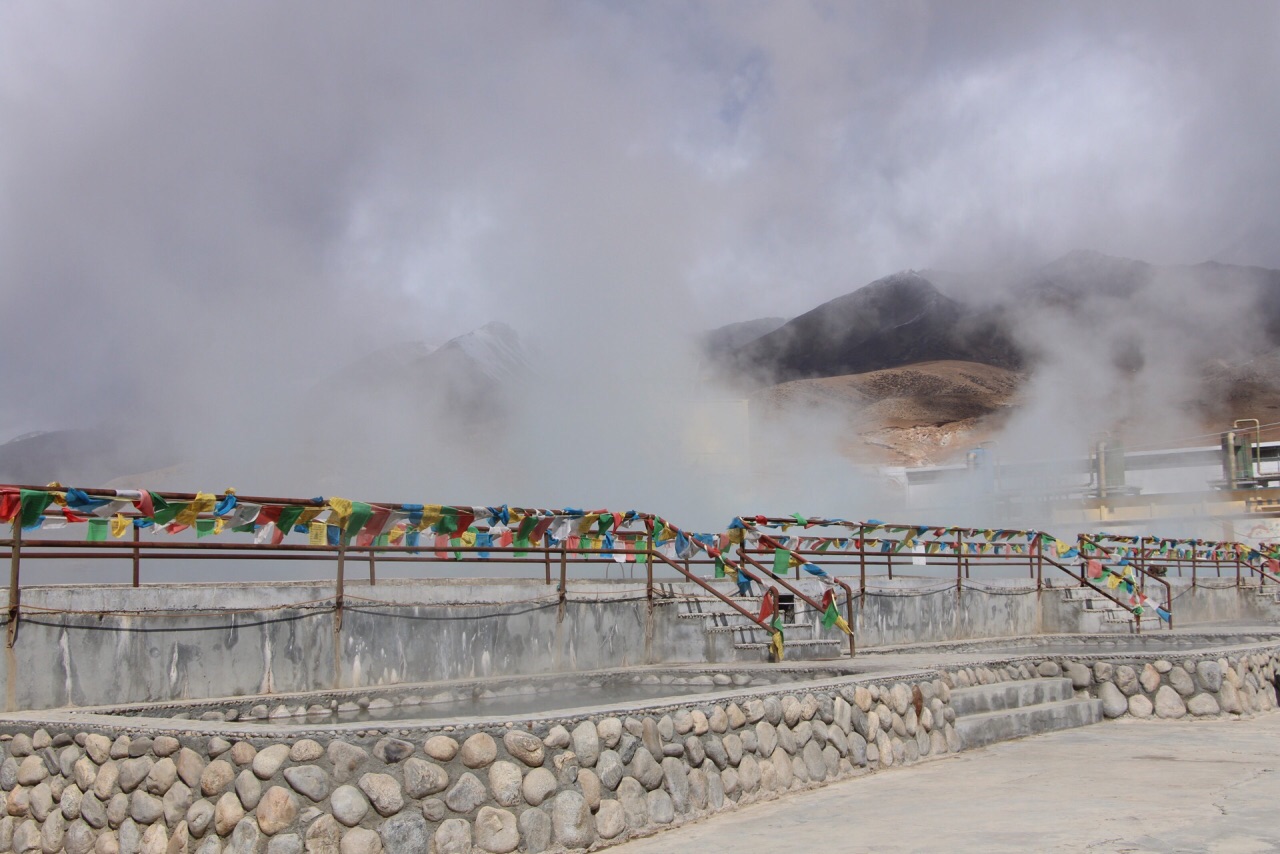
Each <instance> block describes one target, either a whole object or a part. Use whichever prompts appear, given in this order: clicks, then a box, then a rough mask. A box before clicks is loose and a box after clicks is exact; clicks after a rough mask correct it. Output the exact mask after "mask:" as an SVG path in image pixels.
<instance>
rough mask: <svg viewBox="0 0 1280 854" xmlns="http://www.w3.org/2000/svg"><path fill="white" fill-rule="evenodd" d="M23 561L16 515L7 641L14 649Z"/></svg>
mask: <svg viewBox="0 0 1280 854" xmlns="http://www.w3.org/2000/svg"><path fill="white" fill-rule="evenodd" d="M21 561H22V521H21V516H20V515H18V516H14V519H13V546H12V548H11V549H10V551H9V625H8V627H7V628H8V639H7V641H6V643H7V644H8V647H9V649H13V645H14V642H15V641H16V640H17V639H18V610H19V608H20V606H21V605H22V587H21V585H20V584H19V572H20V571H21ZM14 678H15V674H13V673H10V674H9V679H10V681H11V682H12V680H13V679H14Z"/></svg>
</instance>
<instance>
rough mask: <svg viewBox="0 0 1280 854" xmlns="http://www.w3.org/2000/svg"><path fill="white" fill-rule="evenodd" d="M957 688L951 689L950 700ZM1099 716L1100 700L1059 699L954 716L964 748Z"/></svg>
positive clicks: (1087, 721)
mask: <svg viewBox="0 0 1280 854" xmlns="http://www.w3.org/2000/svg"><path fill="white" fill-rule="evenodd" d="M955 694H956V692H955V691H953V692H952V693H951V697H952V701H953V702H954V700H955ZM1100 720H1102V701H1101V700H1086V699H1080V700H1062V701H1059V702H1056V703H1041V704H1039V705H1034V706H1025V707H1022V708H1016V709H1003V710H1001V711H993V712H984V713H982V714H974V715H965V716H963V717H961V716H959V715H957V716H956V733H957V734H958V735H959V736H960V741H961V742H962V743H963V744H964V747H965V749H966V750H968V749H970V748H974V747H982V746H984V745H988V744H994V743H995V742H997V741H1008V740H1009V739H1012V738H1025V737H1026V736H1029V735H1041V734H1043V733H1046V732H1056V731H1057V730H1062V729H1074V728H1075V727H1081V726H1088V725H1089V724H1096V723H1098V722H1099V721H1100Z"/></svg>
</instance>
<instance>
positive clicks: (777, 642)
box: [769, 632, 783, 661]
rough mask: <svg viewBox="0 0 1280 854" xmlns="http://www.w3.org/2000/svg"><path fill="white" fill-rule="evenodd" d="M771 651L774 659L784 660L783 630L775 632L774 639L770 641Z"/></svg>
mask: <svg viewBox="0 0 1280 854" xmlns="http://www.w3.org/2000/svg"><path fill="white" fill-rule="evenodd" d="M769 651H770V652H772V653H773V660H774V661H782V652H783V649H782V632H774V633H773V639H772V640H770V641H769Z"/></svg>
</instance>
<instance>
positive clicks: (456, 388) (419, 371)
mask: <svg viewBox="0 0 1280 854" xmlns="http://www.w3.org/2000/svg"><path fill="white" fill-rule="evenodd" d="M532 372H533V360H532V358H531V357H530V355H529V353H528V352H527V351H526V349H525V347H524V345H523V344H522V343H521V341H520V336H519V335H518V334H517V333H516V331H515V330H514V329H512V328H511V327H510V326H508V325H507V324H505V323H498V322H493V323H487V324H485V325H484V326H481V327H479V328H478V329H474V330H472V331H470V332H468V333H466V334H464V335H459V336H458V337H456V338H452V339H450V340H449V341H446V342H445V343H444V344H441V345H440V346H438V347H433V346H431V345H428V344H424V343H422V342H407V343H400V344H395V345H392V346H389V347H386V348H383V349H382V350H378V351H376V352H374V353H371V354H369V355H367V356H365V357H363V358H361V359H360V360H358V361H356V362H353V363H352V364H351V365H349V366H347V367H346V368H343V369H341V370H340V371H338V372H337V374H336V375H335V376H334V377H332V378H330V379H329V380H326V385H330V384H332V386H333V387H336V388H337V389H338V390H340V391H341V392H342V393H344V394H346V395H348V396H351V397H354V398H355V399H357V400H360V401H361V403H362V405H364V406H366V407H370V408H371V410H372V411H379V410H381V409H384V408H385V407H386V404H387V403H388V402H390V401H396V402H397V403H398V405H400V406H407V407H410V408H411V410H414V411H419V412H421V413H423V414H431V415H435V416H442V417H444V418H446V419H448V420H450V421H454V422H457V423H458V424H459V426H463V425H466V424H469V423H471V422H475V421H477V420H479V421H484V420H488V419H491V418H494V417H497V416H498V415H500V414H501V412H502V410H503V401H504V398H505V396H506V393H507V392H508V391H509V390H510V387H511V386H512V385H513V384H515V383H519V382H523V381H526V380H529V379H531V378H532Z"/></svg>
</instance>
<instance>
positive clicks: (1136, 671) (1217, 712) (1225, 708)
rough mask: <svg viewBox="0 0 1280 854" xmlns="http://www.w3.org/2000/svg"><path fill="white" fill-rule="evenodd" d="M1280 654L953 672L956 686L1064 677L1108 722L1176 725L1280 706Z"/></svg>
mask: <svg viewBox="0 0 1280 854" xmlns="http://www.w3.org/2000/svg"><path fill="white" fill-rule="evenodd" d="M1277 673H1280V651H1278V650H1275V649H1267V650H1263V651H1251V652H1234V653H1231V654H1228V655H1222V654H1220V653H1218V652H1212V653H1200V654H1195V653H1192V654H1183V655H1177V656H1172V655H1170V656H1167V657H1163V658H1162V657H1158V656H1151V655H1148V656H1146V657H1115V656H1106V657H1103V656H1097V655H1089V656H1079V657H1072V656H1055V657H1053V658H1047V657H1046V658H1040V659H1030V660H1027V661H1023V662H1016V663H1008V664H1003V665H977V666H974V667H965V668H959V669H955V670H950V671H948V672H947V673H946V674H945V677H944V678H945V680H946V682H947V683H948V684H949V685H952V686H953V687H957V688H960V687H967V686H969V685H985V684H990V683H993V682H1005V681H1009V680H1017V679H1033V678H1037V677H1045V676H1065V677H1068V678H1070V679H1071V684H1072V686H1073V687H1074V688H1075V689H1076V692H1077V694H1081V695H1082V694H1088V695H1089V696H1091V697H1097V698H1098V699H1100V700H1102V710H1103V714H1104V715H1105V716H1106V717H1108V718H1119V717H1124V716H1126V715H1129V716H1132V717H1135V718H1150V717H1153V716H1154V717H1157V718H1165V719H1169V720H1177V719H1179V718H1184V717H1187V716H1191V717H1199V718H1205V717H1221V716H1227V715H1248V714H1252V713H1254V712H1263V711H1270V710H1272V709H1274V708H1276V706H1277V697H1276V682H1275V680H1276V675H1277Z"/></svg>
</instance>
